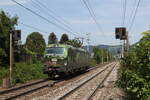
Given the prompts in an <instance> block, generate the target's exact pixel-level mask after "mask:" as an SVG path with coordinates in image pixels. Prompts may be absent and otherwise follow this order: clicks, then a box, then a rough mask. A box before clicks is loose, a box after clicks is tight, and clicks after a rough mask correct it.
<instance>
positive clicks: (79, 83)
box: [30, 62, 116, 100]
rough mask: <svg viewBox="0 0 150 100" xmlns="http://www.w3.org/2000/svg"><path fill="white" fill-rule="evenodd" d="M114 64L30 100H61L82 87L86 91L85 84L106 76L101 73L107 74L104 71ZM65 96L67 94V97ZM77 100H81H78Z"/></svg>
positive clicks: (106, 65) (96, 69)
mask: <svg viewBox="0 0 150 100" xmlns="http://www.w3.org/2000/svg"><path fill="white" fill-rule="evenodd" d="M115 64H116V62H112V63H109V64H105V65H103V66H101V67H99V68H95V69H94V70H92V71H89V72H88V73H87V74H85V75H81V76H80V77H76V78H73V79H71V80H70V81H69V82H67V83H66V82H65V84H61V85H60V86H57V87H56V88H54V89H52V88H51V89H50V88H49V89H48V90H47V92H46V93H45V92H44V93H45V94H43V95H40V96H39V95H36V96H34V97H33V98H32V100H61V99H65V98H68V96H69V95H71V94H74V92H75V91H78V89H80V88H82V87H85V89H86V88H87V87H89V86H87V85H86V84H88V83H89V82H90V81H92V80H93V79H95V78H96V77H98V78H100V77H101V78H102V79H103V77H104V76H106V75H104V74H103V73H104V72H105V74H107V73H106V70H107V69H108V71H109V69H111V68H112V67H113V66H114V65H115ZM96 80H98V83H99V82H100V81H101V80H99V79H96ZM90 85H93V84H90ZM96 86H97V85H96ZM75 88H76V89H75ZM71 91H72V93H71ZM87 91H89V90H86V91H85V93H86V92H87ZM69 92H70V94H69ZM41 93H42V91H41ZM67 94H69V95H67ZM77 94H78V92H77ZM65 95H66V96H65ZM78 97H79V96H78ZM30 99H31V98H30ZM68 100H72V98H69V99H68ZM77 100H83V99H82V98H81V99H80V98H79V99H77Z"/></svg>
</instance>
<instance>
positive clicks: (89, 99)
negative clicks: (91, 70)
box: [57, 64, 116, 100]
mask: <svg viewBox="0 0 150 100" xmlns="http://www.w3.org/2000/svg"><path fill="white" fill-rule="evenodd" d="M110 66H111V65H110ZM110 66H107V67H106V68H105V69H103V70H102V71H100V72H98V73H97V74H96V75H94V76H92V77H91V78H90V79H88V80H86V81H85V82H83V83H82V84H80V85H78V86H77V87H75V88H74V89H72V90H71V91H69V92H67V93H66V94H65V95H63V96H61V97H60V98H58V99H57V100H64V99H66V98H67V97H68V96H70V95H71V94H72V93H74V92H75V91H77V90H78V89H79V88H81V87H82V86H84V85H85V84H86V83H88V82H89V81H90V80H92V79H94V78H95V77H97V76H98V75H99V74H101V73H102V72H104V71H106V70H107V69H108V68H109V67H110ZM115 66H116V64H115V65H113V68H112V69H111V70H110V71H109V72H108V74H107V75H106V76H105V77H104V79H103V80H102V81H101V82H100V84H99V85H98V87H97V88H96V89H95V90H94V92H92V94H91V95H90V96H89V97H88V100H91V98H92V97H93V95H94V94H95V93H96V91H97V89H98V88H99V87H100V86H101V85H102V84H103V83H104V81H105V80H106V79H107V77H108V76H109V75H110V73H111V72H112V70H113V69H114V67H115Z"/></svg>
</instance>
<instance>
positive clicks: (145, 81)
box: [118, 31, 150, 100]
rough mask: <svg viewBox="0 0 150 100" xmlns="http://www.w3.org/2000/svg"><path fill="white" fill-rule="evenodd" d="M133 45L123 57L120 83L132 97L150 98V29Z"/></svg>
mask: <svg viewBox="0 0 150 100" xmlns="http://www.w3.org/2000/svg"><path fill="white" fill-rule="evenodd" d="M142 34H143V38H142V39H141V40H140V41H139V43H137V44H136V45H134V47H132V50H131V51H130V53H129V55H128V56H127V57H125V58H124V59H123V62H122V67H123V68H122V69H121V71H120V78H119V80H118V85H119V86H121V87H123V88H124V89H125V90H126V91H127V92H128V93H129V94H130V95H131V96H130V97H132V99H134V100H135V99H138V100H149V99H150V31H146V32H144V33H142Z"/></svg>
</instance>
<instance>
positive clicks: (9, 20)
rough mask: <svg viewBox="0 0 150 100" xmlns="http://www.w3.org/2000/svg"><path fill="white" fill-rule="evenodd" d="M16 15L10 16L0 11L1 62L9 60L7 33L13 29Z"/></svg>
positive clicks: (4, 62)
mask: <svg viewBox="0 0 150 100" xmlns="http://www.w3.org/2000/svg"><path fill="white" fill-rule="evenodd" d="M17 20H18V17H17V16H14V17H11V16H10V15H8V13H5V12H4V11H0V53H1V54H0V59H2V61H1V62H2V64H8V62H9V42H10V40H9V35H10V30H11V29H15V25H17Z"/></svg>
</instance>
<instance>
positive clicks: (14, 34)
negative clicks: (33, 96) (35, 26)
mask: <svg viewBox="0 0 150 100" xmlns="http://www.w3.org/2000/svg"><path fill="white" fill-rule="evenodd" d="M19 40H21V30H10V67H9V87H11V86H12V68H13V61H14V56H13V55H14V51H15V50H14V48H16V46H17V45H18V42H19Z"/></svg>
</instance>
